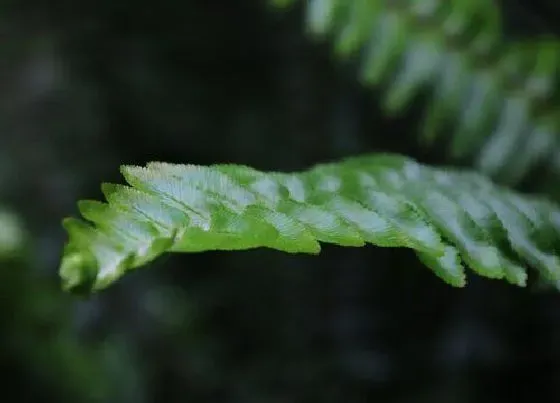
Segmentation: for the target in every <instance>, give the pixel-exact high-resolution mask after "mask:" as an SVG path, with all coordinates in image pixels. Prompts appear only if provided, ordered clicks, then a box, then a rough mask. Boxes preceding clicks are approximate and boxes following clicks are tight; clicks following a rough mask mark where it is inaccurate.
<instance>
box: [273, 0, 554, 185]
mask: <svg viewBox="0 0 560 403" xmlns="http://www.w3.org/2000/svg"><path fill="white" fill-rule="evenodd" d="M273 3H275V4H276V5H277V6H283V7H287V6H289V5H292V4H293V3H296V1H295V0H273ZM306 3H307V4H308V5H307V27H308V28H309V30H310V31H311V32H312V33H313V34H316V35H325V34H327V35H329V36H331V37H333V40H334V42H335V45H334V46H335V50H336V53H337V54H338V55H340V56H342V57H347V56H350V55H359V56H361V59H362V69H361V80H362V81H363V82H364V83H365V84H366V85H373V86H381V87H383V88H385V89H386V92H385V99H384V106H385V107H386V110H387V111H388V112H390V113H395V112H397V111H400V110H402V109H404V108H405V107H406V106H407V105H408V104H409V103H410V102H411V100H412V98H413V97H414V96H415V95H417V94H418V93H419V92H421V91H422V90H425V89H429V90H430V91H431V93H432V94H433V96H432V99H431V101H430V102H429V105H428V112H427V114H426V116H425V121H424V124H423V126H422V133H423V135H422V138H423V140H424V141H425V142H426V143H427V144H429V143H433V142H435V141H436V140H439V139H441V138H443V136H449V140H450V153H451V155H452V156H453V157H455V158H475V160H476V164H477V166H478V168H479V169H481V170H482V171H484V172H485V173H487V174H489V175H492V176H494V177H498V178H500V180H501V181H503V182H505V183H510V184H513V183H515V182H517V181H518V180H520V179H522V178H523V177H524V176H525V174H526V173H527V172H529V170H530V169H531V168H533V167H534V166H536V165H537V164H538V163H542V162H548V163H549V167H550V168H551V169H552V170H554V169H555V170H558V169H557V167H555V166H556V165H557V162H555V161H556V160H557V156H558V155H560V153H559V152H560V146H559V133H560V118H559V114H558V110H559V107H560V105H559V104H558V102H557V100H556V101H553V100H552V98H553V96H554V95H557V91H556V90H557V88H558V83H559V74H558V72H559V67H560V41H558V40H557V39H550V40H541V41H531V42H527V43H507V42H506V40H505V39H504V38H503V37H502V32H501V31H502V27H501V22H500V13H499V10H498V8H497V6H496V4H495V2H493V1H488V0H454V1H449V0H430V1H426V0H397V1H393V0H391V1H387V0H385V1H383V0H353V1H347V0H308V1H306ZM448 126H450V127H455V129H454V130H449V128H448Z"/></svg>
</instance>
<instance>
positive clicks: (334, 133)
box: [0, 0, 560, 403]
mask: <svg viewBox="0 0 560 403" xmlns="http://www.w3.org/2000/svg"><path fill="white" fill-rule="evenodd" d="M501 3H502V8H503V14H504V18H505V21H506V27H507V31H508V35H509V37H510V38H511V39H519V38H522V39H527V40H530V38H531V37H532V36H534V35H536V34H540V33H554V32H556V33H558V32H560V27H559V26H558V22H557V21H559V20H560V7H559V6H558V5H556V4H555V2H554V1H548V2H547V1H544V0H541V1H540V2H537V1H534V2H529V1H520V0H518V1H502V2H501ZM300 11H301V10H299V9H296V10H293V11H291V12H288V13H279V12H276V11H274V10H270V9H267V8H266V7H265V6H264V2H258V1H248V0H247V1H211V0H206V1H205V0H199V1H194V0H190V1H187V0H183V1H171V0H160V1H157V2H154V1H144V0H135V1H131V0H122V1H117V0H98V1H87V0H81V1H63V0H57V1H55V0H53V1H48V2H47V1H39V0H35V1H32V0H29V1H24V0H22V1H7V0H4V1H2V2H1V3H0V89H1V91H0V200H3V204H4V205H5V206H8V207H11V208H12V209H13V210H15V211H16V212H18V213H19V214H20V215H21V217H22V219H23V220H24V223H25V225H26V228H27V230H28V233H29V239H28V242H27V244H26V245H25V249H24V251H23V253H22V254H21V256H19V257H16V258H12V259H10V260H8V261H5V262H3V263H2V264H1V265H0V366H1V371H2V378H1V379H2V386H3V388H2V391H1V393H2V397H1V398H0V399H2V400H3V401H4V400H6V401H12V402H27V401H29V402H43V401H54V402H119V403H120V402H123V403H128V402H134V403H143V402H146V403H152V402H154V403H155V402H170V403H173V402H201V403H202V402H228V403H229V402H231V403H238V402H239V403H252V402H255V403H281V402H282V403H284V402H322V403H323V402H324V403H326V402H343V401H347V402H357V403H360V402H370V401H371V402H394V403H405V402H411V403H412V402H415V403H416V402H429V403H438V402H441V403H463V402H476V403H484V402H488V403H494V402H507V403H511V402H532V401H536V400H539V401H541V402H555V401H559V400H560V397H559V393H560V392H559V391H558V385H559V384H560V297H559V296H558V294H556V293H554V292H550V291H548V292H537V291H535V290H533V289H518V288H515V287H512V286H509V285H507V284H506V283H501V282H498V281H490V280H485V279H481V278H475V277H473V278H471V279H470V283H469V286H468V287H467V288H465V289H462V290H458V289H453V288H451V287H449V286H448V285H446V284H444V283H443V282H442V281H441V280H439V279H438V278H436V277H435V276H434V275H433V274H432V273H430V272H429V270H428V269H426V268H424V267H423V266H422V265H421V264H419V263H418V262H417V261H416V259H415V257H414V255H413V254H412V253H411V252H409V251H407V250H402V249H382V248H374V247H365V248H360V249H343V248H339V247H332V246H325V247H324V249H323V253H322V254H321V255H320V256H318V257H313V256H290V255H287V254H281V253H279V252H274V251H269V250H254V251H246V252H235V253H222V252H220V253H204V254H193V255H180V256H168V257H165V258H163V259H160V260H158V261H157V262H155V263H154V264H152V265H150V267H149V268H146V269H142V270H138V271H137V272H135V273H133V274H130V275H128V276H127V277H125V278H124V279H123V280H121V281H119V282H118V284H117V285H115V286H113V287H112V288H110V289H108V290H107V291H104V292H102V293H100V294H97V295H95V296H92V297H90V298H79V297H75V296H70V295H66V294H64V293H63V292H62V291H60V284H59V281H58V278H57V273H56V271H57V265H58V263H59V258H60V253H61V251H62V245H63V243H64V240H65V234H64V232H63V230H62V228H61V226H60V220H61V219H62V218H63V217H64V216H67V215H76V214H77V211H76V201H77V200H78V199H83V198H96V199H98V198H100V197H101V193H100V190H99V184H100V183H101V182H102V181H116V182H120V181H121V179H120V177H119V175H118V166H119V164H121V163H128V164H144V163H146V162H147V161H153V160H163V161H169V162H188V163H199V164H210V163H217V162H234V163H243V164H248V165H252V166H254V167H257V168H259V169H267V170H268V169H273V170H297V169H303V168H306V167H308V166H311V165H313V164H315V163H318V162H324V161H327V160H332V159H337V158H339V157H344V156H348V155H355V154H359V153H365V152H372V151H391V152H399V153H403V154H407V155H410V156H413V157H415V158H417V159H419V160H421V161H423V162H428V163H434V164H435V163H443V162H445V161H446V160H445V154H444V152H443V150H444V147H443V145H441V146H439V147H435V148H431V149H429V150H428V149H424V148H422V147H420V145H419V144H418V141H417V129H418V122H419V120H420V116H421V114H422V111H423V108H424V102H423V101H424V100H423V99H422V97H419V99H417V100H416V101H415V104H414V105H411V106H410V108H409V109H407V110H406V111H404V112H403V113H402V114H401V115H399V116H396V117H392V118H388V117H386V116H385V115H384V113H383V112H382V111H381V109H380V107H379V93H377V92H376V91H374V90H367V89H364V88H361V87H360V86H359V84H358V83H357V80H356V78H355V77H356V74H355V72H356V71H355V70H356V69H355V66H354V64H355V63H353V62H352V61H347V62H342V61H339V60H336V59H335V57H334V56H333V55H332V52H331V48H330V45H329V44H328V43H317V42H314V41H312V40H310V38H308V37H306V36H305V35H304V29H303V22H302V19H301V12H300ZM536 179H537V174H534V175H533V176H531V177H530V178H529V180H528V181H527V183H526V184H524V185H523V186H525V188H530V186H531V184H532V183H533V182H535V180H536ZM0 230H1V229H0ZM541 394H545V395H549V396H550V398H549V399H544V400H543V398H541V397H539V395H541ZM537 398H538V399H537Z"/></svg>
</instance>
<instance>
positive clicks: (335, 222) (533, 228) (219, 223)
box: [60, 154, 560, 290]
mask: <svg viewBox="0 0 560 403" xmlns="http://www.w3.org/2000/svg"><path fill="white" fill-rule="evenodd" d="M122 173H123V175H124V177H125V179H126V181H127V182H128V185H114V184H104V185H103V186H102V189H103V192H104V194H105V196H106V198H107V200H108V203H102V202H97V201H82V202H80V203H79V208H80V211H81V213H82V215H83V217H84V218H85V219H86V220H88V221H90V223H87V222H84V221H81V220H78V219H74V218H68V219H66V220H65V222H64V225H65V227H66V229H67V231H68V233H69V242H68V243H67V245H66V247H65V251H64V256H63V260H62V264H61V269H60V273H61V276H62V278H63V280H64V283H65V287H66V288H74V287H77V286H83V285H84V284H88V282H91V283H90V284H88V287H92V288H93V289H96V290H98V289H102V288H104V287H106V286H108V285H109V284H110V283H112V282H113V281H115V280H116V279H117V278H119V277H120V276H122V275H123V274H124V273H125V272H126V271H127V270H129V269H132V268H135V267H139V266H142V265H144V264H146V263H148V262H150V261H151V260H153V259H155V258H156V257H158V256H159V255H161V254H163V253H165V252H199V251H207V250H239V249H249V248H257V247H267V248H272V249H277V250H280V251H284V252H289V253H311V254H316V253H318V252H319V251H320V244H319V243H320V242H324V243H331V244H337V245H342V246H354V247H357V246H363V245H364V244H366V243H369V244H373V245H377V246H382V247H405V248H411V249H413V250H414V251H415V252H416V254H417V255H418V257H419V258H420V259H421V261H422V262H424V263H425V264H426V265H427V266H428V267H430V268H431V269H432V270H433V271H434V272H435V273H436V274H437V275H438V276H440V277H441V278H442V279H444V280H445V281H447V282H448V283H449V284H451V285H454V286H463V285H464V284H465V281H466V279H465V271H464V269H463V266H462V264H466V265H467V266H469V267H471V268H472V269H473V270H474V271H475V272H476V273H478V274H479V275H482V276H486V277H490V278H496V279H500V278H504V279H506V280H508V281H509V282H511V283H513V284H517V285H520V286H522V285H525V283H526V279H527V273H526V269H525V267H526V266H532V267H535V268H536V269H538V270H539V271H540V273H542V276H543V277H544V278H546V279H548V280H551V281H556V280H558V279H560V261H559V258H558V255H557V252H558V250H557V249H558V246H559V244H558V240H559V239H560V236H559V235H560V210H559V208H558V206H556V205H554V204H552V203H549V202H547V201H545V200H542V199H535V198H531V197H527V196H521V195H519V194H516V193H513V192H510V191H508V190H506V189H503V188H501V187H498V186H496V185H493V184H492V183H491V182H490V181H489V180H487V179H485V178H484V177H482V176H480V175H477V174H474V173H468V172H462V171H455V170H450V169H443V168H442V169H436V168H431V167H428V166H424V165H422V164H419V163H417V162H415V161H413V160H411V159H408V158H405V157H402V156H399V155H391V154H378V155H370V156H363V157H355V158H351V159H347V160H344V161H341V162H338V163H330V164H322V165H318V166H316V167H314V168H312V169H310V170H308V171H304V172H298V173H274V172H272V173H265V172H261V171H257V170H255V169H253V168H250V167H247V166H240V165H213V166H208V167H204V166H195V165H174V164H167V163H160V162H156V163H149V164H148V165H147V167H135V166H124V167H122Z"/></svg>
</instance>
